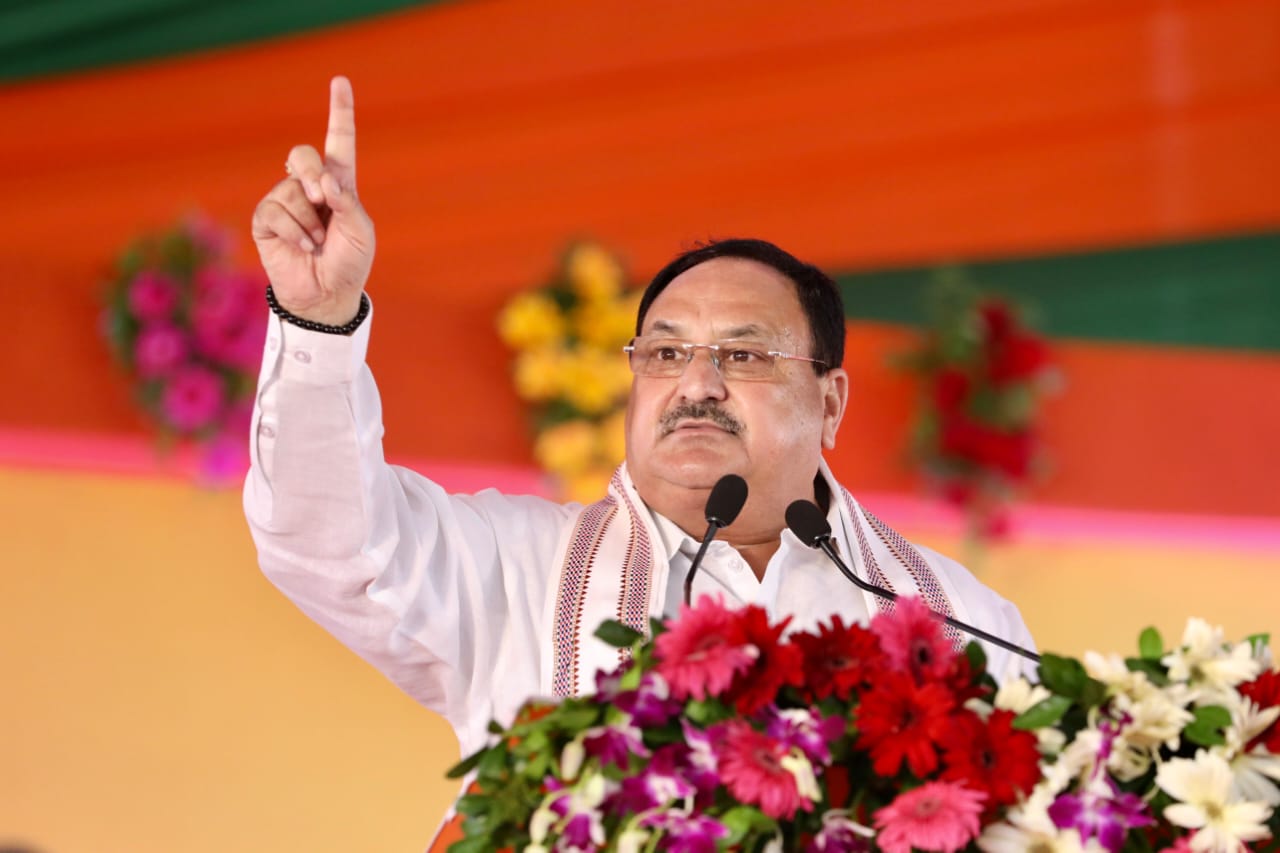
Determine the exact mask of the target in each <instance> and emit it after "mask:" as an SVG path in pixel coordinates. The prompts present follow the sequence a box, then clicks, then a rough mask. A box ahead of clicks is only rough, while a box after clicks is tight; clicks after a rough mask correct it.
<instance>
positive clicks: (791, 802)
mask: <svg viewBox="0 0 1280 853" xmlns="http://www.w3.org/2000/svg"><path fill="white" fill-rule="evenodd" d="M721 744H722V745H721V747H720V749H719V750H718V758H719V770H720V778H721V780H722V781H723V782H724V784H725V787H727V788H728V789H729V793H731V794H733V796H734V798H735V799H737V800H739V801H741V802H744V803H754V804H756V805H758V806H759V807H760V811H762V812H764V813H765V814H766V815H768V816H769V817H772V818H783V819H785V820H790V819H791V818H792V817H794V816H795V813H796V811H806V812H807V811H811V810H812V809H813V802H812V801H811V800H810V799H809V798H808V797H806V796H804V795H803V794H801V793H800V789H799V787H797V785H796V777H795V776H794V775H793V774H792V773H791V771H790V770H787V769H786V768H785V767H783V766H782V759H784V758H786V757H787V752H788V749H787V745H786V744H785V743H783V742H782V741H779V740H774V739H773V738H771V737H769V736H768V735H766V734H765V733H764V732H759V731H756V730H755V729H753V728H752V727H751V726H750V725H748V724H747V723H744V722H743V721H741V720H732V721H730V722H728V723H726V724H725V727H724V734H723V739H722V740H721Z"/></svg>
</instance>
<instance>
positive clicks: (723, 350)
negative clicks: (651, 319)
mask: <svg viewBox="0 0 1280 853" xmlns="http://www.w3.org/2000/svg"><path fill="white" fill-rule="evenodd" d="M700 349H704V350H706V351H707V355H709V356H711V363H712V364H714V365H715V366H716V369H717V370H719V371H720V375H721V376H722V377H724V378H725V379H736V380H743V381H747V382H761V381H767V380H769V379H772V378H773V377H774V374H776V373H777V371H778V363H779V362H781V361H784V360H791V361H807V362H810V363H811V364H820V365H822V366H823V367H829V366H830V365H828V364H827V363H826V362H824V361H819V360H818V359H816V358H807V357H806V356H803V355H792V354H791V353H789V352H779V351H778V350H771V349H769V348H768V347H767V345H765V344H761V343H757V342H755V341H719V342H717V343H714V344H695V343H692V342H690V341H682V340H680V339H679V338H663V337H656V336H652V337H651V336H648V335H642V336H641V337H638V338H632V339H631V343H629V344H628V345H627V346H625V347H623V348H622V351H623V352H625V353H626V354H627V356H628V358H629V360H630V363H631V372H632V373H634V374H635V375H637V376H652V377H657V378H660V379H661V378H667V379H669V378H673V377H676V376H680V375H681V374H683V373H684V369H685V367H687V366H688V364H689V362H691V361H693V356H694V354H695V353H696V352H697V351H698V350H700Z"/></svg>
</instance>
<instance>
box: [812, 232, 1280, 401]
mask: <svg viewBox="0 0 1280 853" xmlns="http://www.w3.org/2000/svg"><path fill="white" fill-rule="evenodd" d="M953 271H954V272H959V273H960V274H961V275H963V276H964V277H965V279H966V280H969V281H972V282H973V283H974V284H976V285H978V286H980V287H982V288H983V289H989V290H993V291H996V292H999V293H1003V294H1006V295H1008V296H1010V297H1013V298H1014V299H1016V300H1018V301H1020V302H1022V303H1023V304H1024V305H1026V306H1027V307H1028V308H1029V309H1030V312H1031V318H1032V320H1033V321H1034V322H1035V324H1036V326H1037V327H1038V328H1039V329H1040V330H1041V331H1043V332H1045V333H1046V334H1048V335H1050V336H1052V337H1070V338H1086V339H1094V340H1108V341H1132V342H1135V343H1144V344H1168V345H1179V346H1194V347H1217V348H1227V349H1253V350H1270V351H1280V233H1273V234H1263V235H1257V236H1248V237H1233V238H1230V239H1219V240H1210V241H1203V242H1195V243H1179V244H1175V245H1168V246H1153V247H1144V248H1137V249H1124V250H1120V251H1108V252H1098V253H1090V254H1080V255H1063V256H1056V257H1043V258H1033V259H1026V260H1015V261H994V262H984V263H973V264H964V265H959V266H953V267H929V268H917V269H903V270H888V271H882V272H868V273H846V274H843V275H839V276H837V277H836V280H837V282H838V283H839V284H840V288H841V292H842V294H843V296H844V300H845V311H846V312H847V314H848V316H849V317H851V318H855V319H863V320H879V321H884V322H892V323H904V324H908V325H919V324H921V323H922V322H924V319H925V318H926V316H928V308H927V304H926V303H927V298H926V291H927V289H928V288H929V286H930V285H932V284H933V283H935V282H936V281H937V280H938V279H939V278H940V277H942V276H945V275H947V274H949V273H951V272H953ZM1278 393H1280V392H1278Z"/></svg>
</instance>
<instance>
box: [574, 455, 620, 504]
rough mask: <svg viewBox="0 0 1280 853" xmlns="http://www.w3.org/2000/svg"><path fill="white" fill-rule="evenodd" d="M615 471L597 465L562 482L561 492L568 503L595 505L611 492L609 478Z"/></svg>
mask: <svg viewBox="0 0 1280 853" xmlns="http://www.w3.org/2000/svg"><path fill="white" fill-rule="evenodd" d="M612 476H613V469H612V468H606V467H604V466H602V465H595V466H592V467H591V468H588V469H586V470H585V471H579V472H578V473H576V474H572V475H569V476H566V477H564V478H563V479H562V480H561V492H562V493H563V494H564V499H565V500H567V501H576V502H578V503H581V504H589V503H595V502H596V501H598V500H600V499H601V498H602V497H604V496H605V495H606V494H607V493H608V491H609V478H610V477H612Z"/></svg>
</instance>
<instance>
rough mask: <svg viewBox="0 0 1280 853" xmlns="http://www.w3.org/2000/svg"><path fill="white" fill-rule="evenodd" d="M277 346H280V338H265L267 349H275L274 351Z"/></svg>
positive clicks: (273, 350)
mask: <svg viewBox="0 0 1280 853" xmlns="http://www.w3.org/2000/svg"><path fill="white" fill-rule="evenodd" d="M279 348H280V340H279V338H268V339H267V349H269V350H271V351H272V352H275V351H276V350H277V349H279Z"/></svg>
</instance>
